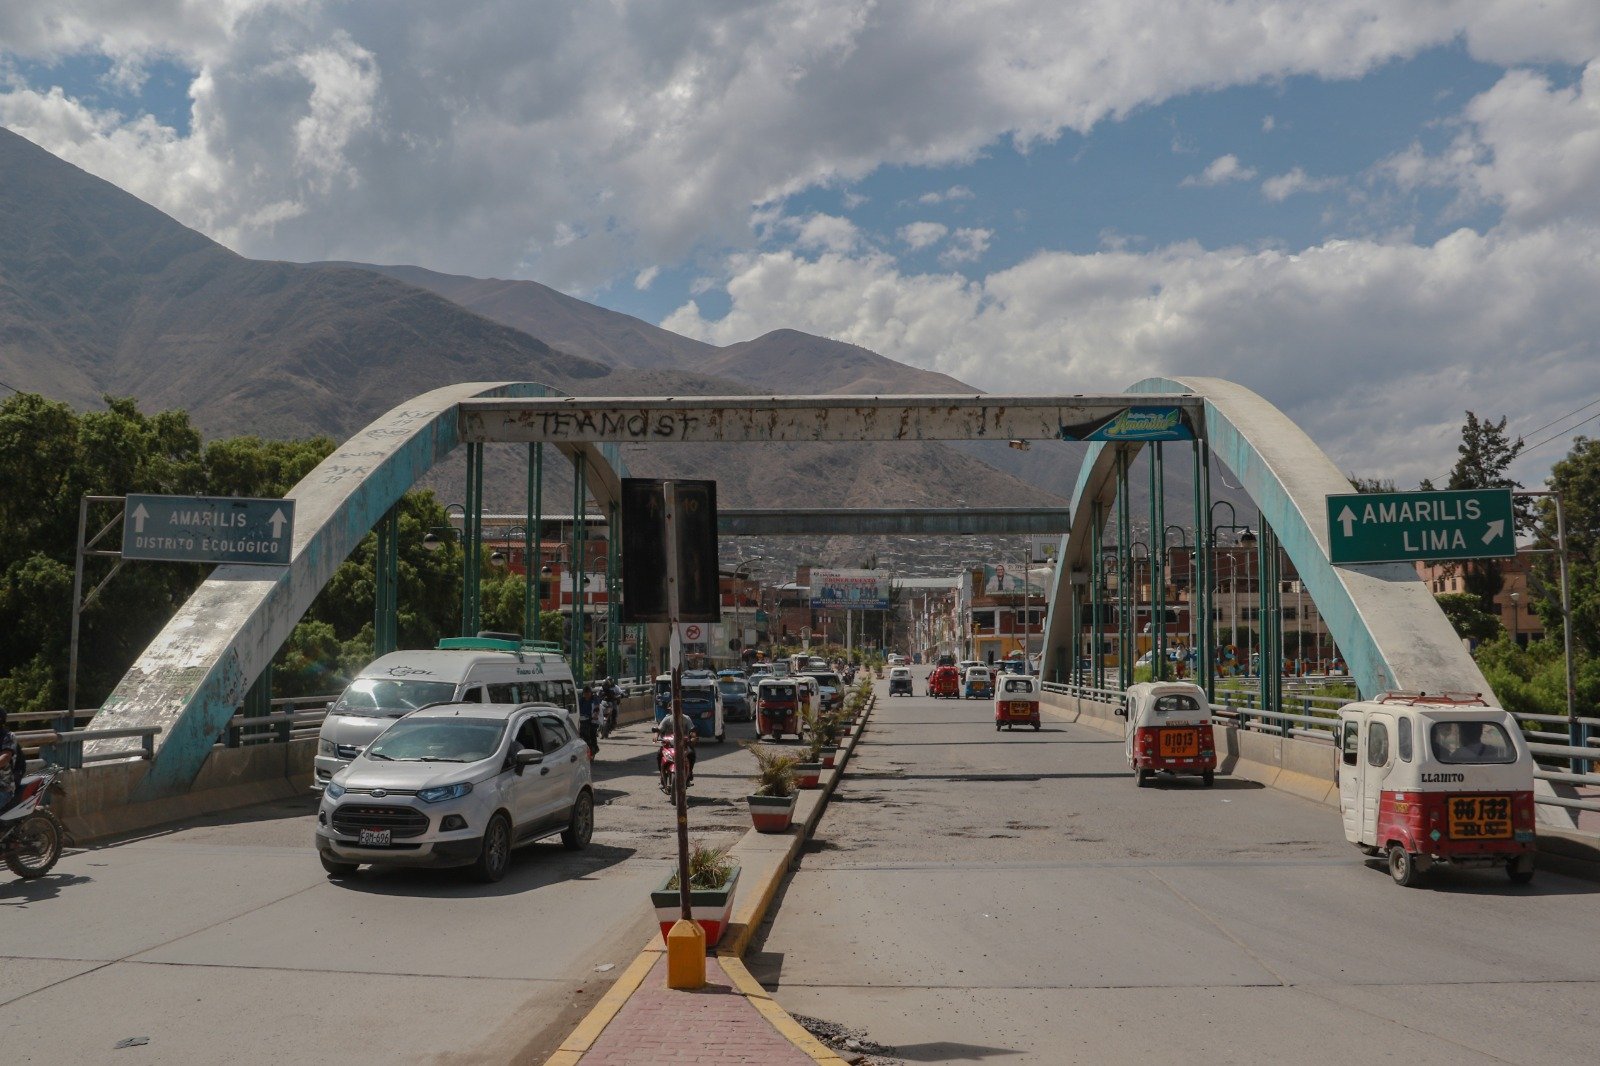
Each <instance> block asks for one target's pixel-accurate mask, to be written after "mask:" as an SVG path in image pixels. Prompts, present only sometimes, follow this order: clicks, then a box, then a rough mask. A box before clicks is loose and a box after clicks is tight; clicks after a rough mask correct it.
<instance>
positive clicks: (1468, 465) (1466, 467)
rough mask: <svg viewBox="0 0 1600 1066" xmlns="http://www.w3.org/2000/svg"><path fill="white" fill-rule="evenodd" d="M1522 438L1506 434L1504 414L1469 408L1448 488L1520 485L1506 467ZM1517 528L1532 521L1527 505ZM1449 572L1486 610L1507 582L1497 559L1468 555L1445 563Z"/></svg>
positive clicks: (1429, 485)
mask: <svg viewBox="0 0 1600 1066" xmlns="http://www.w3.org/2000/svg"><path fill="white" fill-rule="evenodd" d="M1522 448H1523V442H1522V438H1521V437H1518V438H1517V439H1516V440H1514V441H1513V440H1511V439H1510V438H1508V437H1507V436H1506V420H1505V418H1504V416H1502V417H1501V419H1500V421H1498V422H1495V421H1493V420H1491V419H1487V418H1485V419H1480V418H1479V417H1478V416H1477V415H1476V414H1475V413H1474V412H1472V411H1468V412H1467V420H1466V422H1464V423H1463V424H1462V426H1461V443H1460V444H1459V445H1457V446H1456V456H1457V458H1456V465H1455V466H1453V467H1451V468H1450V478H1449V480H1448V481H1446V482H1445V488H1446V489H1520V488H1521V487H1522V483H1521V482H1519V481H1514V480H1512V479H1511V478H1510V477H1509V476H1507V474H1506V471H1507V470H1509V469H1510V468H1511V464H1512V463H1513V462H1515V461H1516V458H1517V456H1518V455H1521V454H1522ZM1422 488H1424V489H1428V490H1431V489H1433V488H1434V485H1433V482H1432V481H1423V482H1422ZM1516 514H1517V528H1518V529H1519V530H1521V529H1525V528H1527V526H1528V524H1529V523H1530V521H1531V517H1532V516H1531V513H1530V512H1529V510H1528V509H1527V508H1526V507H1525V506H1524V507H1518V508H1517V511H1516ZM1446 570H1447V571H1448V572H1457V571H1459V572H1460V574H1461V583H1462V585H1463V587H1464V588H1465V589H1466V591H1467V592H1468V593H1470V594H1472V595H1473V596H1476V597H1477V598H1478V603H1479V605H1480V606H1481V607H1482V609H1483V610H1484V611H1488V612H1493V611H1494V610H1495V602H1494V600H1495V597H1496V596H1498V595H1500V589H1501V588H1502V587H1503V586H1504V584H1505V574H1504V567H1503V566H1502V565H1501V563H1500V561H1499V560H1498V559H1468V560H1464V561H1461V562H1453V563H1448V564H1446Z"/></svg>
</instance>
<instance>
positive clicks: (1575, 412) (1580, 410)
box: [1434, 396, 1600, 481]
mask: <svg viewBox="0 0 1600 1066" xmlns="http://www.w3.org/2000/svg"><path fill="white" fill-rule="evenodd" d="M1597 403H1600V396H1596V397H1595V398H1594V399H1592V400H1590V401H1589V402H1588V403H1586V404H1584V405H1583V406H1582V407H1579V408H1577V409H1576V410H1573V411H1568V412H1567V413H1566V414H1564V415H1562V416H1561V417H1559V418H1552V419H1551V420H1550V421H1548V422H1546V423H1545V424H1544V425H1542V426H1535V427H1534V428H1532V429H1530V430H1527V431H1525V432H1523V433H1519V434H1517V436H1518V437H1519V438H1522V439H1526V438H1528V437H1531V436H1533V435H1534V434H1535V433H1538V432H1540V431H1541V430H1546V429H1549V428H1550V427H1551V426H1553V425H1555V424H1556V423H1557V422H1565V421H1566V420H1567V419H1569V418H1571V417H1572V416H1573V415H1581V414H1582V413H1583V412H1585V411H1587V410H1588V409H1589V408H1591V407H1593V406H1594V405H1595V404H1597ZM1596 418H1600V411H1597V412H1595V413H1594V414H1592V415H1590V416H1589V417H1588V418H1585V419H1584V420H1583V421H1582V422H1578V423H1576V424H1574V425H1572V426H1568V427H1567V428H1566V429H1563V430H1561V431H1560V432H1559V433H1557V434H1555V435H1554V436H1551V437H1546V438H1545V439H1544V440H1542V441H1540V442H1539V443H1538V444H1525V445H1523V447H1522V451H1523V452H1529V451H1532V450H1533V449H1534V448H1538V447H1541V446H1542V445H1545V444H1549V443H1550V442H1551V441H1553V440H1555V439H1556V437H1561V436H1565V435H1566V434H1568V433H1571V432H1573V431H1574V430H1576V429H1577V428H1578V427H1579V426H1582V425H1584V424H1585V423H1588V422H1593V421H1594V420H1595V419H1596ZM1519 454H1520V453H1519ZM1449 476H1450V473H1449V471H1446V472H1445V473H1443V474H1440V475H1439V476H1438V477H1437V478H1435V479H1434V480H1435V481H1443V480H1445V479H1446V478H1448V477H1449Z"/></svg>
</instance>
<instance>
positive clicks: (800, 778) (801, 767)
mask: <svg viewBox="0 0 1600 1066" xmlns="http://www.w3.org/2000/svg"><path fill="white" fill-rule="evenodd" d="M821 777H822V764H821V763H820V762H797V763H795V764H794V783H795V786H796V787H798V788H819V787H821V783H820V781H821Z"/></svg>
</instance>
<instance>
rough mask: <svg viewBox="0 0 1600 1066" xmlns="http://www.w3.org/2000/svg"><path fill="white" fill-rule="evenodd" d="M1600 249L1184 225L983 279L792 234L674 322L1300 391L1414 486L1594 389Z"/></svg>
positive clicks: (968, 375)
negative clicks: (1476, 444) (1457, 447)
mask: <svg viewBox="0 0 1600 1066" xmlns="http://www.w3.org/2000/svg"><path fill="white" fill-rule="evenodd" d="M1594 247H1600V228H1589V229H1587V230H1585V231H1584V232H1582V233H1573V232H1571V231H1570V230H1568V229H1565V228H1562V229H1556V228H1550V229H1544V230H1538V231H1534V232H1527V233H1519V234H1514V235H1480V234H1476V233H1473V232H1471V231H1466V230H1463V231H1460V232H1457V233H1453V234H1451V235H1450V236H1448V237H1446V238H1444V239H1442V240H1440V241H1438V242H1436V243H1435V244H1432V245H1429V246H1421V247H1419V246H1415V245H1410V244H1384V243H1378V242H1372V241H1330V242H1328V243H1325V244H1321V245H1317V246H1314V247H1310V248H1305V249H1303V250H1301V251H1299V252H1298V253H1295V254H1289V253H1285V252H1281V251H1246V250H1239V249H1221V250H1206V249H1202V248H1199V247H1197V246H1194V245H1189V244H1183V245H1175V246H1170V247H1166V248H1162V249H1159V250H1157V251H1154V252H1151V253H1148V254H1136V253H1129V252H1100V253H1095V254H1088V255H1073V254H1067V253H1060V252H1053V253H1043V254H1040V255H1036V256H1034V257H1033V258H1031V259H1029V260H1027V261H1026V262H1023V263H1020V264H1018V265H1016V266H1014V267H1011V268H1010V269H1006V270H1002V271H998V272H995V273H991V274H989V275H987V276H986V277H983V278H982V279H980V280H977V281H970V282H969V281H967V280H966V279H964V278H962V277H960V276H959V275H957V274H954V273H950V274H908V273H905V272H903V271H901V270H900V269H899V267H898V266H897V265H896V264H895V262H894V261H893V260H892V259H890V258H889V257H887V256H883V255H881V254H870V255H865V256H858V257H850V256H840V255H822V256H818V257H816V258H814V259H806V258H802V257H799V256H796V255H794V254H793V253H791V252H774V253H770V254H765V255H741V256H738V257H736V258H735V259H733V260H732V261H731V262H730V264H729V271H728V280H727V285H726V288H727V292H728V296H729V298H730V300H731V307H730V308H729V310H728V313H727V314H726V315H725V316H723V317H721V318H717V319H707V318H705V317H704V316H703V314H702V313H701V312H700V311H699V309H698V308H697V307H695V306H692V305H686V306H685V307H683V308H680V309H679V310H678V311H677V312H675V313H674V314H673V315H672V316H670V317H669V318H668V319H667V321H666V322H665V323H663V324H664V325H665V326H666V327H667V328H669V329H674V330H677V331H679V332H683V333H687V334H689V335H690V336H695V337H700V338H702V339H704V340H708V341H711V342H713V343H717V344H726V343H731V342H734V341H738V340H744V339H748V338H750V337H754V336H758V335H760V334H761V333H764V332H766V331H768V330H771V329H774V328H777V327H779V326H786V327H790V328H794V329H801V330H805V331H807V332H811V333H817V334H820V335H823V336H829V337H835V338H838V339H840V340H845V341H849V342H851V343H853V344H859V345H862V346H864V347H867V348H870V349H872V350H874V351H877V352H881V353H883V354H884V355H887V356H889V357H891V358H894V359H899V360H902V361H904V362H907V363H911V364H913V365H916V366H921V367H926V368H929V369H934V370H940V371H943V372H945V373H949V374H952V375H954V376H956V377H958V378H961V379H962V380H965V381H969V382H971V383H972V384H974V385H977V386H979V387H981V388H986V389H1001V390H1004V389H1008V388H1009V389H1014V388H1016V383H1017V382H1026V383H1027V391H1038V392H1045V391H1061V392H1081V391H1093V390H1097V389H1106V390H1114V389H1121V388H1124V387H1126V386H1127V385H1129V384H1130V383H1132V382H1134V381H1136V380H1139V379H1141V378H1145V377H1149V376H1152V375H1156V374H1170V375H1195V376H1215V377H1222V378H1227V379H1231V380H1234V381H1239V382H1243V383H1245V384H1247V385H1249V386H1250V387H1251V388H1253V389H1255V390H1257V391H1259V392H1261V393H1262V394H1263V395H1265V396H1266V397H1267V398H1268V399H1270V400H1272V401H1274V402H1276V403H1278V404H1280V405H1281V406H1282V407H1284V409H1285V410H1286V411H1287V412H1288V413H1289V414H1290V416H1291V417H1293V418H1294V419H1295V420H1296V421H1297V422H1299V423H1300V424H1301V425H1302V426H1304V427H1305V428H1306V429H1307V431H1308V432H1310V433H1311V434H1312V436H1313V437H1314V438H1315V439H1317V441H1318V442H1319V443H1320V444H1321V445H1322V446H1323V447H1324V448H1326V449H1327V450H1328V451H1329V452H1330V454H1331V455H1332V456H1333V458H1334V460H1335V462H1337V463H1338V464H1339V465H1340V466H1341V468H1343V469H1346V470H1355V471H1359V472H1362V473H1367V474H1372V475H1382V476H1386V477H1394V478H1396V479H1397V481H1399V482H1400V483H1401V484H1415V483H1416V482H1417V481H1418V480H1420V479H1421V478H1423V477H1432V476H1436V475H1437V474H1438V473H1439V469H1440V466H1439V464H1440V462H1441V461H1443V463H1444V466H1448V465H1449V461H1450V459H1449V456H1450V455H1451V451H1452V449H1453V439H1454V433H1455V431H1456V428H1457V427H1458V426H1459V425H1460V421H1461V417H1462V412H1463V411H1464V410H1467V409H1469V408H1470V409H1473V410H1476V411H1480V412H1482V413H1485V414H1495V415H1498V414H1501V413H1504V414H1509V415H1511V417H1512V422H1513V424H1514V426H1515V423H1517V421H1518V420H1519V419H1522V418H1523V417H1524V416H1525V415H1526V416H1528V417H1529V418H1530V419H1531V418H1533V417H1534V416H1537V415H1539V414H1540V413H1541V412H1542V413H1544V415H1545V416H1546V417H1554V415H1556V414H1559V413H1561V412H1563V411H1565V410H1567V409H1568V408H1569V407H1571V406H1572V404H1571V397H1573V396H1587V395H1592V393H1593V391H1594V375H1593V372H1592V369H1591V368H1592V367H1593V366H1594V365H1596V361H1597V360H1600V343H1597V341H1596V340H1595V338H1597V337H1600V306H1597V305H1596V304H1595V302H1594V301H1593V300H1591V299H1589V297H1588V296H1587V295H1586V294H1588V293H1590V292H1592V291H1594V289H1595V287H1596V286H1600V256H1596V255H1594V254H1592V252H1591V251H1590V249H1592V248H1594ZM996 353H1005V355H1004V358H997V357H996ZM1563 405H1564V406H1563ZM1543 420H1544V418H1543V417H1540V418H1537V420H1536V421H1525V422H1524V423H1523V424H1526V425H1537V424H1538V422H1539V421H1543Z"/></svg>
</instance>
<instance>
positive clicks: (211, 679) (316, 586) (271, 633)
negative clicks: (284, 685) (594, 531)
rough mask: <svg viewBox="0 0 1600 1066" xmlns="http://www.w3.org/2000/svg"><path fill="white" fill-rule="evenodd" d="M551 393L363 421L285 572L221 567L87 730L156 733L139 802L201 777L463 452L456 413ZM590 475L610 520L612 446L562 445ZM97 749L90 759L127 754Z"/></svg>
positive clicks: (441, 395) (309, 480)
mask: <svg viewBox="0 0 1600 1066" xmlns="http://www.w3.org/2000/svg"><path fill="white" fill-rule="evenodd" d="M553 393H554V390H552V389H550V388H548V387H547V386H544V385H540V384H537V383H532V382H473V383H465V384H460V385H451V386H447V387H445V388H441V389H435V390H434V391H432V392H428V393H424V394H423V395H421V396H418V397H416V398H415V399H412V400H408V401H407V402H405V403H403V404H401V405H400V406H398V407H396V408H394V409H393V410H391V411H389V412H388V413H387V414H385V415H383V416H382V417H380V418H378V419H376V420H375V421H373V422H372V423H371V424H370V425H368V426H367V427H366V428H365V429H363V430H361V431H360V432H359V433H357V434H355V435H354V436H353V437H351V438H350V439H349V440H348V441H346V442H345V443H344V444H343V445H341V446H340V447H339V448H338V449H337V450H335V451H334V453H333V454H332V455H330V456H328V458H327V459H325V460H323V461H322V463H320V464H319V465H318V466H317V468H316V469H315V470H313V471H312V472H311V473H310V474H308V475H306V477H305V478H304V479H302V480H301V481H300V483H299V484H297V485H296V486H295V487H294V488H293V489H292V490H290V492H289V493H288V494H287V496H286V498H287V499H292V500H294V501H295V529H294V547H293V555H292V558H291V561H290V562H289V564H288V565H287V566H280V567H261V566H219V567H217V568H216V569H215V570H213V571H212V573H211V576H210V577H209V578H207V579H206V581H205V582H204V583H203V584H202V585H201V586H200V587H199V588H198V589H196V590H195V592H194V594H193V595H192V596H190V597H189V599H188V601H187V602H186V603H184V605H183V606H182V607H181V608H179V610H178V612H177V614H175V615H174V616H173V617H172V620H171V621H169V622H168V623H167V625H166V627H165V628H163V629H162V631H161V632H160V633H159V634H158V635H157V636H156V638H155V639H154V640H153V641H151V643H150V645H149V647H147V648H146V649H145V650H144V652H143V654H142V655H140V657H139V659H138V661H136V662H135V663H134V664H133V666H132V667H131V668H130V669H129V670H128V672H127V674H126V675H124V677H123V678H122V680H121V681H120V682H119V683H118V684H117V687H116V688H115V689H114V690H113V691H112V693H111V695H110V696H108V697H107V698H106V700H105V703H104V705H103V706H102V707H101V709H100V711H99V712H98V713H96V715H95V716H94V719H93V720H92V721H91V722H90V723H89V726H88V728H89V729H90V730H96V729H116V728H125V727H129V726H148V725H156V726H160V727H161V733H160V734H158V736H157V737H156V754H155V760H154V762H153V763H152V764H151V766H150V770H149V773H148V774H147V775H146V777H145V779H144V782H143V784H142V785H141V786H140V795H138V796H137V797H136V798H137V799H153V798H156V797H160V796H166V795H172V794H174V793H177V792H181V791H182V790H184V789H185V788H187V787H188V785H189V784H190V782H192V781H193V780H194V777H195V775H196V774H198V773H199V772H200V768H201V766H203V765H204V763H205V760H206V758H207V756H208V755H209V754H210V753H211V750H212V745H213V743H214V741H215V740H216V737H217V734H218V733H219V732H221V730H222V729H223V727H224V726H225V724H226V723H227V721H228V719H230V718H231V717H232V716H233V714H234V712H235V710H236V709H237V708H238V707H239V705H240V703H241V702H242V701H243V699H244V696H245V693H246V691H247V690H248V689H249V687H250V685H251V684H252V682H253V681H254V680H255V678H256V677H257V676H259V675H260V673H261V672H262V670H264V669H265V668H266V666H267V665H268V664H269V663H270V662H271V661H272V657H273V656H274V655H276V654H277V650H278V648H279V647H281V646H282V644H283V642H284V641H285V640H287V639H288V637H289V634H290V633H291V632H292V631H293V629H294V627H295V625H296V623H298V622H299V620H300V618H301V616H302V615H304V614H305V611H306V609H307V608H308V607H310V605H311V601H312V600H313V599H315V598H316V595H317V593H318V592H319V591H321V589H322V587H323V586H324V585H325V584H327V582H328V580H329V578H331V577H332V576H333V573H334V571H335V570H336V569H337V568H338V567H339V564H340V563H342V562H344V560H345V559H346V558H347V557H348V556H349V555H350V553H351V552H352V551H354V550H355V548H356V546H357V545H359V544H360V543H361V540H362V538H363V537H365V536H366V535H367V533H368V531H370V530H371V529H372V528H373V526H374V525H375V524H376V523H377V522H378V521H379V520H380V519H381V518H382V517H383V516H384V515H385V514H386V513H387V512H388V511H389V509H390V508H391V507H392V506H394V504H395V502H396V501H398V500H399V499H400V497H401V496H402V495H404V494H405V492H406V490H408V489H409V488H411V486H412V485H414V484H415V483H416V481H417V479H418V478H420V477H421V476H422V475H423V474H424V473H426V472H427V471H428V470H429V469H430V468H432V467H433V466H434V465H435V464H436V463H438V462H440V461H441V460H443V459H444V458H445V456H447V455H448V454H449V453H450V452H451V451H453V450H454V449H455V447H456V446H457V445H458V444H460V443H462V437H461V426H460V411H459V406H458V405H459V404H460V402H461V401H462V400H467V399H474V398H484V397H529V396H546V395H551V394H553ZM561 452H562V453H563V454H564V455H566V456H567V457H568V458H569V459H574V460H575V459H576V458H577V457H578V456H579V455H582V456H583V458H584V459H585V461H586V463H587V466H588V469H589V470H590V471H592V475H591V477H590V488H591V491H592V493H593V495H594V496H595V498H596V499H597V500H598V501H599V503H600V505H601V507H602V508H604V509H605V510H606V511H607V513H609V510H610V506H611V504H612V503H614V502H620V491H619V490H620V481H619V479H620V478H621V477H622V476H625V474H626V471H625V469H624V468H623V465H622V462H621V456H620V450H619V449H618V448H617V446H616V445H595V444H575V445H564V446H562V447H561ZM135 745H136V742H135V741H127V740H101V741H93V742H91V743H90V744H89V745H87V746H86V751H87V752H88V753H89V754H97V755H98V754H109V753H115V752H118V751H125V750H132V749H133V748H134V747H135Z"/></svg>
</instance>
